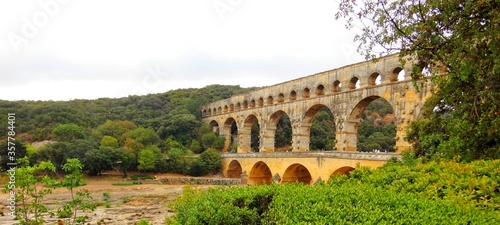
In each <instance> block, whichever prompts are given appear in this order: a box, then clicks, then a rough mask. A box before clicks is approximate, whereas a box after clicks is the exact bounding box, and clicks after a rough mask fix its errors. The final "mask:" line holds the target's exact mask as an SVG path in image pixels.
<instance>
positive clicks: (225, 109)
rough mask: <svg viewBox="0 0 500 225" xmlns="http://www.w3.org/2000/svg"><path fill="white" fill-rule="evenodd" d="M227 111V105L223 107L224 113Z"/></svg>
mask: <svg viewBox="0 0 500 225" xmlns="http://www.w3.org/2000/svg"><path fill="white" fill-rule="evenodd" d="M228 110H229V107H228V106H227V105H225V106H224V111H223V112H224V113H227V111H228Z"/></svg>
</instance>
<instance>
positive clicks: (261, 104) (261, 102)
mask: <svg viewBox="0 0 500 225" xmlns="http://www.w3.org/2000/svg"><path fill="white" fill-rule="evenodd" d="M257 105H258V106H259V107H262V106H264V99H263V98H259V101H258V102H257Z"/></svg>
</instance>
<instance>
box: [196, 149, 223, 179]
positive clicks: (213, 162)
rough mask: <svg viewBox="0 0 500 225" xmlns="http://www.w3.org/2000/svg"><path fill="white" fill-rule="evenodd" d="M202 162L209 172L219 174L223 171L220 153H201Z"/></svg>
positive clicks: (209, 151) (212, 151)
mask: <svg viewBox="0 0 500 225" xmlns="http://www.w3.org/2000/svg"><path fill="white" fill-rule="evenodd" d="M200 160H201V161H202V162H203V163H204V164H205V166H206V168H207V172H211V173H214V174H215V173H218V172H219V171H220V169H221V165H222V159H221V157H220V154H219V152H217V151H215V150H207V151H204V152H203V153H201V155H200Z"/></svg>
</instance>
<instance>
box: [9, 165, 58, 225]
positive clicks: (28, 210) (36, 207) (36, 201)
mask: <svg viewBox="0 0 500 225" xmlns="http://www.w3.org/2000/svg"><path fill="white" fill-rule="evenodd" d="M17 163H18V166H19V167H17V168H15V175H16V180H15V184H14V185H13V184H6V185H5V187H4V189H3V190H2V191H3V192H4V193H8V192H9V191H11V190H12V191H14V192H15V199H16V202H17V203H18V204H17V205H16V208H15V211H16V216H17V218H18V220H19V222H20V223H21V224H23V225H28V224H36V225H38V224H43V223H44V219H43V214H44V213H46V212H48V208H47V207H46V206H45V205H44V204H42V203H41V202H42V200H43V198H44V197H45V196H46V195H48V194H50V193H52V190H53V189H54V188H55V187H56V183H57V182H56V180H55V179H54V178H51V177H50V176H49V175H48V174H49V173H51V172H55V171H56V168H55V167H54V165H53V164H52V163H50V162H41V163H40V164H38V165H34V166H30V165H29V161H28V159H27V158H26V157H24V158H20V159H18V161H17Z"/></svg>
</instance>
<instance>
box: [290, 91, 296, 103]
mask: <svg viewBox="0 0 500 225" xmlns="http://www.w3.org/2000/svg"><path fill="white" fill-rule="evenodd" d="M289 99H290V101H295V100H297V92H295V91H291V92H290V97H289Z"/></svg>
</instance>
